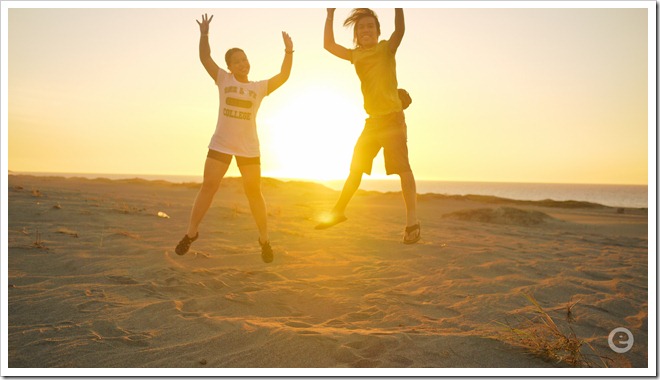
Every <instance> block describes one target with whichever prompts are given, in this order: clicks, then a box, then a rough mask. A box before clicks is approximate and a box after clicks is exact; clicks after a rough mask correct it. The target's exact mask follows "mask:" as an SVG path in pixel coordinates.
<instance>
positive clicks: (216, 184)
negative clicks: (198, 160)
mask: <svg viewBox="0 0 660 380" xmlns="http://www.w3.org/2000/svg"><path fill="white" fill-rule="evenodd" d="M220 182H221V180H220V179H210V178H205V179H204V182H203V183H202V191H204V192H208V193H212V194H215V193H216V192H217V191H218V189H219V188H220Z"/></svg>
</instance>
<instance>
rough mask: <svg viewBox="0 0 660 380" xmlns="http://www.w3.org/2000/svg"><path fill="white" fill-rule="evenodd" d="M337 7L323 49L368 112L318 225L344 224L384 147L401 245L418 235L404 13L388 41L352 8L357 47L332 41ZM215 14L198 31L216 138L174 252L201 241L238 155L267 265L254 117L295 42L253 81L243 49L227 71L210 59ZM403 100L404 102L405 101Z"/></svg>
mask: <svg viewBox="0 0 660 380" xmlns="http://www.w3.org/2000/svg"><path fill="white" fill-rule="evenodd" d="M334 12H335V9H334V8H329V9H328V10H327V17H326V21H325V31H324V44H323V45H324V48H325V49H326V50H327V51H329V52H330V53H332V54H333V55H335V56H337V57H339V58H341V59H344V60H347V61H350V62H351V63H352V64H353V65H354V66H355V70H356V72H357V75H358V77H359V78H360V82H361V88H362V94H363V97H364V109H365V111H366V112H367V114H368V115H369V117H368V118H367V119H366V122H365V126H364V130H363V131H362V134H361V135H360V137H359V138H358V141H357V143H356V144H355V149H354V153H353V159H352V162H351V166H350V174H349V176H348V178H347V180H346V182H345V184H344V186H343V189H342V192H341V195H340V197H339V200H338V201H337V203H336V204H335V206H334V208H333V209H332V211H331V212H330V214H329V215H328V217H327V218H325V219H324V220H323V221H321V223H319V224H318V225H317V226H316V229H326V228H329V227H332V226H334V225H336V224H338V223H341V222H343V221H345V220H346V219H347V218H346V216H345V210H346V207H347V205H348V203H349V201H350V200H351V198H352V197H353V195H354V194H355V192H356V191H357V190H358V188H359V186H360V182H361V180H362V174H363V173H366V174H371V167H372V162H373V159H374V158H375V156H376V154H377V153H378V152H379V151H380V149H381V148H383V150H384V151H383V153H384V156H385V168H386V171H387V174H397V175H399V176H400V178H401V190H402V193H403V198H404V201H405V206H406V222H407V223H406V228H405V230H404V237H403V242H404V243H406V244H412V243H415V242H417V241H419V239H420V237H421V232H420V223H419V221H418V220H417V214H416V186H415V178H414V176H413V173H412V170H411V168H410V163H409V160H408V148H407V132H406V128H407V127H406V123H405V116H404V113H403V109H404V108H405V107H406V106H407V104H409V103H410V98H409V97H408V96H407V93H405V91H403V92H402V91H401V90H400V89H398V83H397V79H396V60H395V55H396V51H397V48H398V47H399V45H400V43H401V40H402V38H403V35H404V32H405V22H404V16H403V10H402V9H401V8H397V9H396V10H395V30H394V32H393V33H392V35H391V37H390V39H389V40H383V41H379V37H380V23H379V21H378V17H377V16H376V14H375V13H374V12H373V11H372V10H370V9H367V8H358V9H354V10H353V12H352V13H351V14H350V16H349V17H348V18H347V19H346V20H345V22H344V25H345V26H351V25H352V26H353V29H354V43H355V47H354V48H353V49H348V48H345V47H343V46H341V45H339V44H337V43H336V42H335V39H334V32H333V18H334ZM212 19H213V16H211V17H210V18H209V17H208V16H207V15H203V16H202V21H201V22H200V21H197V23H198V24H199V29H200V41H199V58H200V61H201V62H202V65H203V66H204V68H205V69H206V71H207V73H208V74H209V76H210V77H211V78H212V79H213V80H214V81H215V84H216V85H217V86H218V91H219V97H220V103H219V104H220V106H219V111H218V120H217V123H216V129H215V133H214V134H213V136H212V137H211V141H210V143H209V146H208V153H207V157H206V162H205V166H204V180H203V183H202V186H201V188H200V190H199V192H198V194H197V197H196V199H195V201H194V203H193V207H192V211H191V215H190V221H189V224H188V229H187V231H186V234H185V236H184V237H183V238H182V239H181V241H180V242H179V244H178V245H177V247H176V249H175V251H176V253H177V254H179V255H184V254H185V253H186V252H188V250H189V249H190V245H191V244H192V243H193V242H194V241H195V240H197V239H198V238H199V231H198V230H199V225H200V223H201V221H202V219H203V218H204V215H206V212H207V211H208V209H209V207H210V206H211V203H212V201H213V198H214V196H215V194H216V192H217V190H218V188H219V186H220V182H221V181H222V178H223V177H224V175H225V174H226V172H227V170H228V168H229V165H230V163H231V161H232V158H233V157H236V162H237V164H238V168H239V170H240V172H241V177H242V178H243V187H244V190H245V194H246V196H247V198H248V202H249V204H250V210H251V212H252V216H253V218H254V220H255V222H256V225H257V229H258V232H259V238H258V243H259V245H260V246H261V256H262V259H263V261H264V262H267V263H269V262H272V261H273V250H272V247H271V245H270V239H269V235H268V222H267V212H266V203H265V200H264V197H263V194H262V192H261V161H260V150H259V138H258V135H257V125H256V116H257V111H258V110H259V106H260V104H261V101H262V99H263V98H264V97H265V96H267V95H269V94H270V93H272V92H273V91H275V90H276V89H277V88H279V87H280V86H281V85H282V84H284V83H285V82H286V81H287V79H288V78H289V76H290V74H291V67H292V65H293V52H294V50H293V42H292V40H291V37H290V36H289V35H288V34H287V33H286V32H282V39H283V42H284V58H283V62H282V67H281V69H280V72H279V73H278V74H276V75H275V76H273V77H272V78H270V79H268V80H261V81H256V82H254V81H250V80H248V75H249V72H250V62H249V60H248V58H247V55H246V54H245V52H244V51H243V50H241V49H239V48H232V49H229V50H228V51H227V52H226V54H225V63H226V64H227V69H228V70H229V71H226V70H224V69H222V68H220V67H219V66H218V65H217V64H216V63H215V61H214V60H213V59H212V58H211V48H210V44H209V36H208V34H209V25H210V23H211V20H212ZM400 95H402V96H403V99H404V100H403V103H402V100H401V99H402V98H401V97H400Z"/></svg>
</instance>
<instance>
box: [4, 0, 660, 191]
mask: <svg viewBox="0 0 660 380" xmlns="http://www.w3.org/2000/svg"><path fill="white" fill-rule="evenodd" d="M26 4H27V6H28V7H29V4H30V3H29V2H27V3H26V2H11V1H9V2H3V3H2V7H3V8H4V9H3V14H2V16H3V20H2V28H3V31H2V38H3V43H2V49H3V54H2V57H3V62H2V65H3V75H6V79H8V80H4V79H5V77H3V81H2V86H3V94H8V96H3V100H2V101H3V102H4V103H3V112H2V117H3V136H2V140H3V144H7V145H6V146H4V148H3V155H4V156H3V158H2V159H3V161H4V162H5V163H6V164H5V165H6V166H3V168H5V169H9V170H13V171H21V172H22V171H31V172H64V173H128V174H172V175H201V173H202V170H203V165H204V160H205V157H206V151H207V146H208V142H209V139H210V138H211V135H212V134H213V131H214V129H215V124H216V119H217V114H218V93H217V87H216V86H215V84H214V83H213V81H212V80H211V78H210V77H209V76H208V74H207V73H206V71H205V70H204V68H203V67H202V65H201V63H200V61H199V57H198V43H199V27H198V25H197V23H196V22H195V20H196V19H199V20H201V15H202V14H203V13H208V14H209V15H211V14H212V15H214V18H213V20H212V22H211V28H210V43H211V50H212V56H213V58H214V59H215V61H216V62H217V63H218V65H220V66H221V67H223V68H226V66H225V64H224V53H225V51H226V50H227V49H229V48H231V47H241V48H243V50H244V51H245V52H246V54H247V56H248V58H249V60H250V63H251V66H252V68H251V72H250V77H249V78H250V79H251V80H261V79H268V78H270V77H271V76H273V75H275V74H276V73H278V72H279V69H280V65H281V63H282V58H283V56H284V44H283V42H282V37H281V31H286V32H288V33H289V34H290V35H291V37H292V39H293V42H294V49H295V53H294V63H293V71H292V74H291V77H290V79H289V81H288V82H287V83H285V84H284V85H283V86H282V87H281V88H280V89H278V90H277V91H275V92H274V93H272V94H271V95H270V96H268V97H266V98H265V99H264V100H263V103H262V106H261V109H260V111H259V115H258V118H257V125H258V131H259V136H260V141H261V151H262V171H263V175H264V176H272V177H279V178H303V179H339V178H344V177H345V176H346V175H347V174H348V167H349V163H350V159H351V154H352V150H353V146H354V144H355V141H356V139H357V137H358V135H359V133H360V132H361V130H362V127H363V122H364V118H365V113H364V110H363V108H362V96H361V92H360V85H359V81H358V78H357V75H356V74H355V70H354V68H353V66H352V65H351V64H350V63H349V62H347V61H342V60H340V59H338V58H336V57H334V56H332V55H331V54H330V53H328V52H326V51H325V50H324V49H323V26H324V21H325V16H326V10H325V7H326V6H327V4H326V3H320V2H305V3H281V2H276V3H268V4H266V3H261V2H259V3H257V2H255V3H245V2H240V3H232V2H191V3H188V2H186V3H184V2H172V3H160V2H144V3H133V2H108V3H97V2H73V3H53V4H52V5H51V3H48V7H49V8H48V9H45V8H41V7H43V6H44V3H36V4H35V5H34V6H35V7H36V8H22V7H25V6H26ZM330 4H333V5H334V6H336V7H337V8H338V9H337V11H336V15H335V29H334V30H335V38H336V41H337V42H338V43H340V44H341V45H343V46H346V47H351V46H352V30H350V29H348V28H344V27H343V26H342V25H341V22H342V21H343V19H344V18H345V17H346V16H347V15H348V13H349V12H350V9H351V8H353V7H356V6H358V5H360V4H359V3H358V2H333V3H330ZM361 5H362V6H370V7H372V8H373V9H374V10H375V11H376V13H377V14H378V16H379V18H380V22H381V31H382V34H381V39H387V38H389V36H390V34H391V33H392V31H393V28H394V10H393V8H394V7H396V6H405V8H404V9H405V20H406V33H405V36H404V38H403V42H402V44H401V46H400V48H399V50H398V53H397V71H398V80H399V86H400V87H402V88H405V89H407V90H408V91H409V92H410V94H411V96H412V98H413V103H412V105H411V106H410V108H409V109H408V110H407V111H406V119H407V124H408V137H409V140H408V144H409V150H410V160H411V165H412V168H413V170H414V173H415V175H416V177H417V178H418V179H434V180H451V181H490V182H549V183H553V182H558V183H606V184H647V182H648V181H649V178H648V173H649V171H650V170H649V165H650V161H649V157H655V151H654V149H655V143H654V141H655V131H654V129H655V119H654V117H655V116H654V115H655V76H654V75H655V74H654V73H655V38H654V36H653V35H650V34H649V30H651V31H653V32H654V31H655V15H654V13H655V2H650V1H645V2H618V3H617V2H614V3H606V2H597V1H596V2H581V3H576V2H549V3H548V2H546V3H543V4H542V6H543V8H541V5H540V3H536V2H516V3H514V4H511V3H500V2H492V3H490V2H489V3H488V4H487V5H484V3H483V2H482V3H469V2H461V4H459V5H457V3H450V2H406V3H405V4H403V3H402V2H398V3H397V2H369V3H364V4H361ZM129 6H130V7H131V8H126V7H129ZM250 6H251V7H250ZM300 6H305V7H306V8H304V9H303V8H300ZM486 6H487V8H485V7H486ZM612 6H614V8H605V7H612ZM623 6H625V7H627V8H621V7H623ZM100 7H104V8H100ZM118 7H120V8H118ZM165 7H169V8H165ZM267 7H268V8H267ZM559 7H561V8H559ZM565 7H572V8H565ZM578 8H579V9H578ZM649 9H650V10H651V12H650V14H649ZM649 17H651V19H649ZM651 24H652V25H651ZM650 38H652V40H650ZM649 47H651V49H652V50H651V51H649ZM649 69H650V70H651V71H652V75H653V78H649ZM650 79H653V81H650ZM649 94H651V96H652V98H651V99H650V98H649ZM652 118H653V119H652ZM5 134H6V135H5ZM649 134H651V135H652V137H653V139H650V138H649ZM7 135H8V138H5V136H7ZM649 141H651V144H649ZM7 147H8V149H7ZM653 171H654V170H653ZM374 174H375V175H376V176H377V177H378V176H382V175H384V168H383V163H382V155H379V156H378V157H377V158H376V160H375V166H374ZM228 175H239V174H238V170H237V168H236V166H235V164H233V165H232V168H231V169H230V172H229V173H228Z"/></svg>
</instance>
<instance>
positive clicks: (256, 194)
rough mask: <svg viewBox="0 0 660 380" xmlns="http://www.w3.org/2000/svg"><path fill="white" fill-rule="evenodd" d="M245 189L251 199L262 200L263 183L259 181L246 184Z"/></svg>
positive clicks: (244, 184)
mask: <svg viewBox="0 0 660 380" xmlns="http://www.w3.org/2000/svg"><path fill="white" fill-rule="evenodd" d="M243 189H244V190H245V195H246V196H247V197H248V198H249V199H259V198H261V182H259V181H248V182H244V183H243Z"/></svg>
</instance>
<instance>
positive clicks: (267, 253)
mask: <svg viewBox="0 0 660 380" xmlns="http://www.w3.org/2000/svg"><path fill="white" fill-rule="evenodd" d="M259 245H260V246H261V259H262V260H263V261H264V263H272V262H273V248H271V246H270V242H269V241H267V242H265V243H262V242H261V239H259Z"/></svg>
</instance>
